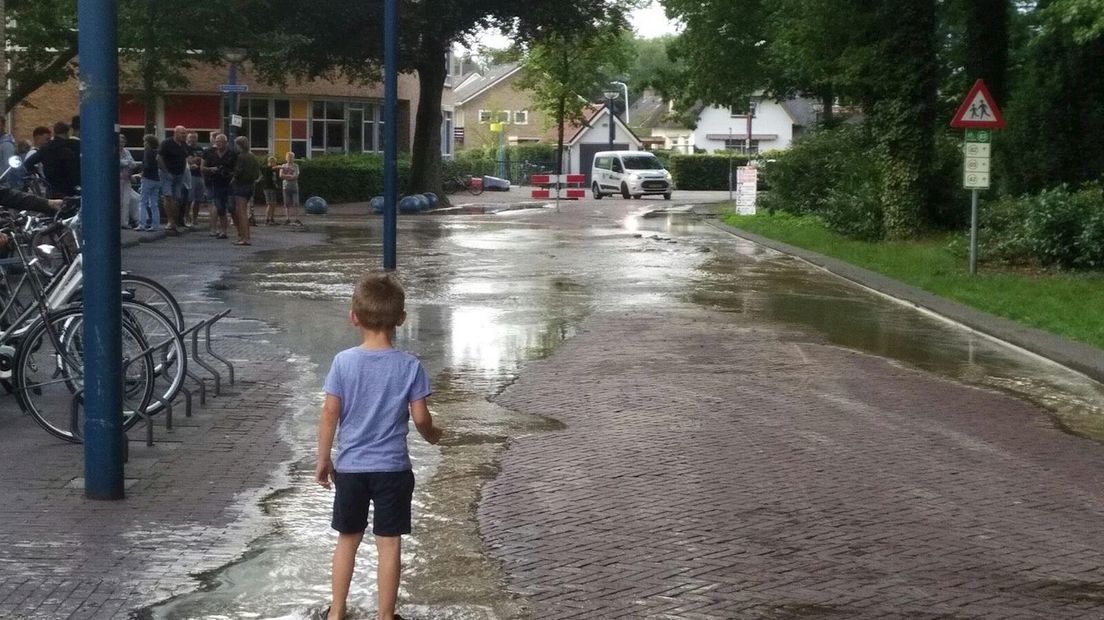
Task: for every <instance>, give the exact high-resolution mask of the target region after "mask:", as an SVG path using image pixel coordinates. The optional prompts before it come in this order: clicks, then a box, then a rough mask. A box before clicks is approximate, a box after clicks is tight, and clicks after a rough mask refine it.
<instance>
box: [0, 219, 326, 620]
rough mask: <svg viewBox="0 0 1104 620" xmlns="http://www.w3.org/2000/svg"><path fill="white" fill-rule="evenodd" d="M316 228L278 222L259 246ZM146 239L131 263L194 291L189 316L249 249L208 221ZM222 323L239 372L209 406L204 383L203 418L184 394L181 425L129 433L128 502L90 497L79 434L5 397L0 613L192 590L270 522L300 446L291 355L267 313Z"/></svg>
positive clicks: (38, 613)
mask: <svg viewBox="0 0 1104 620" xmlns="http://www.w3.org/2000/svg"><path fill="white" fill-rule="evenodd" d="M306 239H307V238H306V237H304V236H303V235H293V234H287V235H283V236H280V237H277V236H275V235H268V238H267V239H266V240H265V242H264V244H263V246H262V245H261V244H258V246H259V247H265V246H273V245H292V244H298V243H301V242H304V241H306ZM147 240H153V241H156V243H148V244H147V243H143V244H142V245H141V246H136V247H133V248H131V249H128V250H127V251H126V252H125V253H124V256H123V259H124V266H125V267H128V268H131V269H134V270H135V271H138V272H140V273H143V274H147V275H153V276H158V277H161V276H159V274H163V275H164V279H163V282H164V283H165V284H166V285H167V286H169V288H170V289H171V290H173V291H174V292H177V293H178V294H179V293H181V292H184V291H187V292H190V293H193V295H192V296H191V300H190V301H189V302H188V303H187V305H186V307H185V312H186V315H187V316H189V317H190V318H192V319H196V318H198V317H201V316H206V315H210V314H213V313H215V312H218V311H220V310H222V309H223V308H224V306H223V305H222V304H221V303H219V302H218V301H216V300H214V299H212V298H210V297H207V296H205V295H202V294H198V295H197V294H195V292H196V291H202V290H204V288H205V287H206V286H207V284H208V283H210V282H212V281H215V280H217V279H218V277H219V275H220V274H221V273H222V272H223V271H224V270H225V269H227V268H229V267H232V266H233V265H234V264H235V262H236V261H238V260H240V259H241V257H242V256H244V255H245V253H246V252H248V251H249V250H243V249H242V248H237V247H231V245H230V244H229V243H227V242H221V243H220V242H218V241H216V240H214V239H211V238H210V237H208V236H207V235H205V234H200V233H193V234H190V235H183V236H180V237H169V238H167V239H166V238H164V237H163V236H159V237H157V238H156V239H154V238H152V237H150V238H147ZM124 241H125V239H124ZM135 245H136V244H135ZM214 332H215V335H216V338H217V341H216V344H215V349H216V351H218V352H219V353H220V354H221V355H223V356H224V357H227V358H228V359H229V360H231V362H232V363H234V364H235V365H236V379H237V380H236V383H235V384H234V385H229V384H228V382H227V378H228V377H227V376H226V374H225V373H224V375H223V391H222V394H221V395H220V396H219V397H217V398H215V397H211V393H212V391H213V384H212V383H210V382H208V384H207V385H208V397H209V398H208V400H207V405H206V407H201V406H200V404H199V397H198V396H199V395H198V392H195V393H194V396H195V401H194V403H193V404H194V415H193V417H192V418H185V417H184V407H183V401H182V400H180V401H178V403H177V406H176V408H175V410H174V413H175V416H174V423H175V428H174V430H172V431H167V430H165V428H164V420H163V416H160V415H159V416H158V418H159V419H158V420H157V430H156V445H154V446H153V447H152V448H148V447H146V446H145V444H144V433H143V431H142V429H141V428H136V429H134V430H132V431H131V432H130V437H131V441H130V461H129V463H128V464H127V465H126V478H127V485H128V486H127V498H126V500H124V501H118V502H103V501H91V500H86V499H85V498H84V495H83V490H81V488H80V487H79V481H78V479H79V478H82V477H83V475H84V471H83V450H82V447H81V446H78V445H72V444H67V443H63V442H61V441H58V440H56V439H53V438H51V437H50V436H48V435H47V434H46V433H45V431H43V430H41V429H40V428H39V427H38V426H37V425H36V424H35V423H34V421H33V420H32V419H30V418H29V417H28V416H26V415H23V414H22V413H21V412H20V410H19V407H18V405H17V404H16V403H15V400H14V399H13V398H12V397H11V396H10V395H6V396H2V397H0V413H2V415H0V468H2V470H3V472H4V475H3V476H2V477H0V497H3V502H2V503H0V550H2V551H0V618H116V617H127V616H128V614H129V612H130V611H132V610H134V609H138V608H141V607H143V606H145V605H148V604H151V603H153V602H157V601H160V600H163V599H165V598H167V597H169V596H172V595H174V594H177V593H181V592H185V591H190V590H193V589H195V587H196V586H197V585H198V582H197V581H196V579H195V578H194V577H193V576H192V575H194V574H198V573H200V572H202V571H206V570H212V569H214V568H217V567H219V566H222V565H224V564H226V563H227V562H230V561H232V560H234V559H236V558H237V557H238V556H240V554H241V553H242V552H243V551H244V550H245V545H246V543H247V542H248V541H249V540H251V539H253V538H255V537H256V536H257V535H258V534H259V533H260V532H262V531H264V529H265V528H266V525H267V524H266V522H265V519H264V517H263V515H261V514H260V509H259V508H258V507H257V503H258V500H259V499H260V498H262V497H263V496H264V495H265V494H266V493H268V492H270V491H271V490H272V489H273V485H274V484H276V485H278V484H279V479H278V478H276V479H274V474H273V472H278V471H279V470H280V464H281V463H282V462H283V461H285V460H286V459H287V458H289V457H290V451H289V449H288V447H287V446H286V445H285V444H284V443H283V442H282V440H281V438H280V434H279V430H280V426H281V425H282V424H283V422H284V420H285V418H286V414H287V413H288V408H287V401H288V399H289V398H291V397H292V395H293V394H292V385H291V382H290V380H289V376H291V375H293V374H294V373H289V372H288V359H289V357H290V354H289V352H288V351H285V350H282V349H280V348H279V347H276V346H274V345H272V344H270V343H268V342H267V341H266V334H268V333H269V332H270V328H269V327H267V326H265V325H263V324H261V323H260V322H258V321H254V320H249V319H247V318H244V317H240V316H236V315H233V314H232V315H231V317H230V318H229V319H227V320H226V321H224V322H222V323H220V325H219V326H218V327H217V328H216V329H215V330H214ZM197 372H198V373H199V374H203V373H202V371H197Z"/></svg>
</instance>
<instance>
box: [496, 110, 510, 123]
mask: <svg viewBox="0 0 1104 620" xmlns="http://www.w3.org/2000/svg"><path fill="white" fill-rule="evenodd" d="M497 116H498V122H500V123H502V124H503V125H508V124H510V111H509V110H503V111H502V112H499V113H498V115H497Z"/></svg>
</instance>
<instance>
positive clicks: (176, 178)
mask: <svg viewBox="0 0 1104 620" xmlns="http://www.w3.org/2000/svg"><path fill="white" fill-rule="evenodd" d="M142 142H143V144H142V146H143V150H142V161H141V163H138V162H136V161H135V160H134V157H133V156H132V155H131V154H130V152H129V151H127V149H126V139H125V138H124V137H123V136H122V135H120V136H119V183H120V191H121V195H122V197H123V198H122V205H121V207H122V220H123V227H124V228H128V227H135V228H137V229H138V230H143V231H153V230H159V229H160V228H161V220H160V211H161V209H164V211H165V219H166V223H165V230H166V231H168V232H170V233H175V232H178V231H179V230H180V229H182V228H183V229H189V228H194V227H197V226H198V225H199V214H200V212H201V211H202V210H203V208H204V206H207V207H208V208H209V210H210V218H209V219H210V234H211V236H212V237H216V238H218V239H226V238H227V237H228V236H227V230H228V228H229V227H230V225H231V224H232V225H233V227H234V230H235V232H236V236H237V239H236V241H235V242H234V243H235V244H236V245H252V239H251V235H250V230H249V228H250V225H251V224H252V222H251V221H250V220H251V214H250V213H249V205H250V202H251V201H252V200H253V197H254V194H255V192H256V189H257V187H256V186H257V185H260V186H261V189H262V190H263V195H264V200H265V203H266V210H265V213H266V217H265V224H274V223H275V218H274V217H273V214H274V212H275V208H276V186H277V183H279V184H280V185H282V189H283V196H284V216H285V220H284V223H285V224H289V225H290V224H294V225H295V226H297V227H298V228H300V229H301V228H302V227H303V224H302V222H301V221H300V220H299V219H298V211H299V164H297V163H296V162H295V154H294V153H288V154H287V155H286V158H285V161H284V163H282V164H280V163H278V162H277V160H276V158H275V157H269V158H268V161H267V163H265V164H261V162H260V161H259V160H258V159H257V157H256V156H255V155H254V154H253V153H252V151H251V150H250V144H249V138H247V137H245V136H240V137H238V138H237V139H235V140H234V146H233V147H232V146H231V145H230V144H229V140H228V138H227V137H226V135H225V134H221V133H219V134H215V135H214V136H213V138H212V144H211V145H210V146H208V147H207V148H203V147H201V146H200V145H199V136H198V134H197V133H196V132H194V131H193V132H189V131H188V130H187V128H185V127H182V126H177V127H175V128H174V129H173V135H172V137H170V138H166V139H165V140H163V141H158V139H157V136H154V135H152V134H147V135H146V136H145V137H144V138H143V140H142ZM136 173H137V174H136ZM132 175H136V176H139V175H140V178H141V186H140V187H141V189H140V191H139V194H138V201H137V205H134V201H133V200H132V193H131V189H130V185H131V178H132ZM135 211H136V213H135ZM189 215H190V217H189ZM128 224H129V226H128Z"/></svg>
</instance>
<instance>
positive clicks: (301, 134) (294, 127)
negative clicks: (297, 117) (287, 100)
mask: <svg viewBox="0 0 1104 620" xmlns="http://www.w3.org/2000/svg"><path fill="white" fill-rule="evenodd" d="M291 137H292V138H293V139H295V140H306V139H307V121H291Z"/></svg>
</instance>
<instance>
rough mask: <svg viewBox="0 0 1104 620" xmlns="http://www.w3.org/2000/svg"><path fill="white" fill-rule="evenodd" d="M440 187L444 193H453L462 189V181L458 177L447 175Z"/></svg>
mask: <svg viewBox="0 0 1104 620" xmlns="http://www.w3.org/2000/svg"><path fill="white" fill-rule="evenodd" d="M441 189H442V190H444V192H445V193H446V194H455V193H456V192H458V191H460V190H462V189H464V181H463V180H462V179H460V178H459V177H448V178H447V179H445V181H444V183H443V184H442V187H441Z"/></svg>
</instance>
